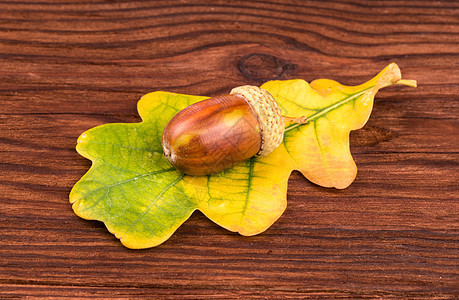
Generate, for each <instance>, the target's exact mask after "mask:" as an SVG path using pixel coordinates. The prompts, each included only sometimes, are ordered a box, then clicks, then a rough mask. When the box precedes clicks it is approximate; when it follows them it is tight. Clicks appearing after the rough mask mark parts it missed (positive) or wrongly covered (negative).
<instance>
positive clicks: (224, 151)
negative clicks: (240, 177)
mask: <svg viewBox="0 0 459 300" xmlns="http://www.w3.org/2000/svg"><path fill="white" fill-rule="evenodd" d="M284 118H287V117H283V116H282V115H281V110H280V108H279V106H278V105H277V103H276V101H275V100H274V98H273V96H272V95H271V94H270V93H268V92H267V91H266V90H264V89H261V88H259V87H256V86H248V85H246V86H240V87H237V88H234V89H233V90H232V91H231V93H230V94H229V95H224V96H217V97H212V98H209V99H206V100H203V101H200V102H197V103H195V104H192V105H190V106H188V107H186V108H185V109H183V110H181V111H180V112H178V113H177V114H176V115H175V116H174V117H173V118H172V119H171V120H170V121H169V123H168V124H167V125H166V127H165V129H164V132H163V151H164V154H165V155H166V158H167V159H168V161H169V162H170V163H171V164H172V165H173V166H174V167H175V168H176V169H178V170H179V171H181V172H183V173H186V174H189V175H208V174H212V173H216V172H220V171H222V170H225V169H228V168H230V167H232V166H234V165H236V164H238V163H240V162H243V161H245V160H247V159H249V158H251V157H253V156H255V155H260V156H264V155H268V154H269V153H271V152H272V151H273V150H274V149H276V148H277V147H278V146H279V145H280V143H281V142H282V139H283V137H284V129H285V124H284ZM287 120H288V121H292V120H296V122H303V123H305V120H304V119H301V120H302V121H298V120H299V119H292V118H287Z"/></svg>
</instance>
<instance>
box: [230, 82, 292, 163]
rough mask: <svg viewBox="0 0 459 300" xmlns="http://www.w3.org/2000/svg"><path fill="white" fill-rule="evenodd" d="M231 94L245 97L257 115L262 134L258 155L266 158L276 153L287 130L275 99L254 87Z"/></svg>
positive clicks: (241, 87) (236, 89)
mask: <svg viewBox="0 0 459 300" xmlns="http://www.w3.org/2000/svg"><path fill="white" fill-rule="evenodd" d="M230 94H232V95H234V94H237V95H240V96H242V97H244V98H245V100H246V101H247V102H248V103H249V105H250V106H251V107H252V109H253V110H254V112H255V114H256V117H257V119H258V124H259V125H260V133H261V147H260V151H259V152H258V153H257V155H259V156H265V155H268V154H269V153H271V152H272V151H274V149H276V148H277V147H278V146H279V145H280V143H282V140H283V138H284V130H285V123H284V119H283V117H282V111H281V109H280V108H279V106H278V105H277V102H276V100H275V99H274V97H273V96H272V95H271V94H270V93H269V92H268V91H266V90H264V89H261V88H259V87H257V86H253V85H243V86H238V87H236V88H234V89H232V90H231V92H230Z"/></svg>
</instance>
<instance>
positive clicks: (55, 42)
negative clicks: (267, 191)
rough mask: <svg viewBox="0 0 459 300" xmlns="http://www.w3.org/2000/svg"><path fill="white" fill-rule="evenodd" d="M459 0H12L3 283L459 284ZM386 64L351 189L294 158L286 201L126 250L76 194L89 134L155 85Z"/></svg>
mask: <svg viewBox="0 0 459 300" xmlns="http://www.w3.org/2000/svg"><path fill="white" fill-rule="evenodd" d="M458 14H459V3H458V2H457V1H422V0H421V1H417V0H415V1H396V0H393V1H363V0H361V1H359V0H351V1H339V0H335V1H319V0H316V1H288V0H266V1H261V0H260V1H227V0H224V1H193V0H190V1H146V0H136V1H125V2H123V1H102V0H95V1H87V0H78V1H74V0H63V1H58V0H31V1H11V0H0V171H1V172H0V201H1V202H0V298H10V297H11V298H15V297H23V296H37V297H45V296H58V297H61V296H74V297H84V296H91V297H119V298H123V297H131V298H136V297H140V296H144V295H147V296H151V297H153V296H155V297H157V298H174V297H176V298H177V299H188V298H192V299H195V298H217V299H219V298H240V299H246V298H249V297H262V298H268V299H270V298H295V299H297V298H302V297H308V296H309V297H329V298H335V297H349V298H360V297H362V298H366V297H368V298H374V297H383V298H398V297H400V298H405V297H406V298H455V297H459V270H458V268H459V267H458V265H459V238H458V237H459V220H458V208H459V207H458V183H457V170H458V168H457V167H458V158H459V157H458V150H459V145H458V134H457V132H458V91H459V89H458V88H459V46H458V45H459V19H458ZM390 62H396V63H397V64H398V65H399V66H400V67H401V69H402V73H403V75H404V78H406V79H416V80H418V83H419V87H418V88H417V89H413V88H409V87H403V86H397V87H389V88H387V89H384V90H382V91H380V92H379V93H378V95H377V97H376V101H375V108H374V111H373V114H372V116H371V118H370V120H369V122H368V124H367V126H366V127H365V128H364V129H362V130H360V131H357V132H353V133H352V135H351V143H352V147H351V150H352V152H353V154H354V157H355V160H356V162H357V165H358V167H359V173H358V176H357V179H356V180H355V182H354V183H353V184H352V185H351V186H350V187H349V188H347V189H345V190H333V189H325V188H321V187H318V186H315V185H313V184H311V183H309V182H308V181H307V180H306V179H304V178H303V177H302V176H301V175H300V174H299V173H297V172H294V173H293V174H292V176H291V178H290V182H289V190H288V208H287V210H286V212H285V214H284V215H283V216H282V217H281V218H280V219H279V220H278V221H277V222H276V223H275V224H274V225H273V226H272V227H271V228H270V229H269V230H268V231H266V232H265V233H263V234H261V235H258V236H255V237H242V236H239V235H237V234H233V233H230V232H228V231H226V230H224V229H222V228H220V227H218V226H217V225H215V224H214V223H212V222H211V221H209V220H208V219H206V218H205V217H204V216H203V215H202V214H201V213H195V214H193V216H192V217H191V218H190V220H188V221H187V222H186V223H185V224H184V225H183V226H182V227H180V229H179V230H178V231H177V232H176V233H175V234H174V235H173V236H172V238H171V239H170V240H168V241H167V242H166V243H164V244H163V245H161V246H159V247H157V248H152V249H148V250H137V251H133V250H129V249H126V248H124V247H123V246H122V245H121V244H120V243H119V242H118V240H116V239H115V237H114V236H112V235H111V234H109V233H108V232H107V230H106V229H105V227H104V225H103V224H102V223H99V222H96V221H86V220H83V219H80V218H78V217H77V216H76V215H75V214H74V213H73V211H72V209H71V206H70V204H69V203H68V194H69V192H70V189H71V188H72V186H73V184H74V183H75V182H76V181H77V180H78V179H79V178H80V177H81V176H82V175H83V174H84V173H85V172H86V171H87V170H88V168H89V166H90V162H89V161H87V160H86V159H84V158H83V157H80V156H79V155H78V154H77V153H76V151H75V148H74V147H75V144H76V139H77V137H78V136H79V134H81V133H82V132H83V131H85V130H87V129H89V128H91V127H94V126H96V125H101V124H106V123H111V122H137V121H139V117H138V115H137V111H136V104H137V101H138V100H139V99H140V97H141V96H142V95H143V94H146V93H148V92H151V91H156V90H166V91H173V92H179V93H187V94H198V95H215V94H219V93H223V92H228V91H229V90H230V89H231V88H232V87H234V86H237V85H242V84H255V85H260V84H261V83H263V82H264V81H265V80H269V79H274V78H276V79H293V78H303V79H305V80H307V81H311V80H313V79H316V78H331V79H335V80H337V81H340V82H342V83H344V84H350V85H351V84H359V83H362V82H364V81H366V80H368V79H370V78H371V77H372V76H374V75H375V74H376V73H377V72H379V71H380V70H381V69H382V68H383V67H385V66H386V65H387V64H389V63H390Z"/></svg>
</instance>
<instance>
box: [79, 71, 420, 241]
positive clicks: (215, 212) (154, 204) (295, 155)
mask: <svg viewBox="0 0 459 300" xmlns="http://www.w3.org/2000/svg"><path fill="white" fill-rule="evenodd" d="M392 84H405V85H409V86H415V85H416V84H415V82H414V81H412V80H401V74H400V69H399V68H398V66H397V65H396V64H390V65H389V66H387V67H386V68H385V69H384V70H382V71H381V72H380V73H379V74H378V75H377V76H376V77H374V78H373V79H371V80H370V81H368V82H366V83H364V84H362V85H359V86H344V85H341V84H339V83H338V82H336V81H333V80H328V79H320V80H315V81H313V82H311V83H310V84H308V83H307V82H306V81H304V80H287V81H270V82H267V83H265V84H263V85H262V86H261V88H264V89H266V90H268V91H269V92H270V93H271V94H272V95H273V96H274V97H275V98H276V100H277V102H278V104H279V106H280V107H281V108H282V112H283V114H284V115H289V116H306V117H307V118H308V120H309V122H308V123H307V124H302V125H300V124H286V131H285V136H284V141H283V143H282V144H281V145H280V146H279V147H278V148H277V149H276V150H275V151H274V152H272V153H271V154H269V155H267V156H265V157H253V158H251V159H249V160H247V161H245V162H243V163H241V164H238V165H236V166H235V167H233V168H231V169H228V170H226V171H223V172H221V173H217V174H213V175H208V176H199V177H197V176H196V177H195V176H188V175H184V174H182V173H180V172H179V171H177V170H175V169H174V168H173V167H172V166H171V165H170V164H169V162H168V161H167V160H166V158H165V156H164V155H163V153H162V146H161V138H162V131H163V129H164V127H165V126H166V124H167V123H168V121H169V120H170V119H171V118H172V117H173V116H174V115H175V114H176V113H177V112H178V111H180V110H181V109H183V108H185V107H186V106H188V105H190V104H192V103H195V102H197V101H200V100H203V99H206V98H207V97H200V96H189V95H181V94H174V93H168V92H153V93H150V94H147V95H145V96H143V97H142V99H141V100H140V101H139V103H138V111H139V114H140V116H141V118H142V122H140V123H122V124H106V125H102V126H98V127H95V128H92V129H90V130H88V131H86V132H84V133H83V134H82V135H81V136H80V137H79V138H78V142H77V147H76V149H77V151H78V153H80V154H81V155H82V156H84V157H86V158H88V159H90V160H91V161H92V166H91V168H90V169H89V171H88V172H87V173H86V174H85V175H84V176H83V177H82V178H81V179H80V180H79V181H78V182H77V183H76V184H75V186H74V187H73V189H72V191H71V193H70V202H71V203H72V207H73V210H74V211H75V213H76V214H77V215H78V216H80V217H82V218H84V219H91V220H99V221H102V222H104V223H105V225H106V227H107V229H108V230H109V231H110V232H111V233H113V234H115V236H116V237H117V238H119V239H120V240H121V242H122V243H123V245H125V246H126V247H128V248H136V249H137V248H148V247H153V246H156V245H159V244H161V243H163V242H164V241H166V240H167V239H168V238H169V237H170V236H171V235H172V234H173V233H174V231H175V230H176V229H177V228H178V227H179V226H180V225H181V224H182V223H183V222H185V221H186V220H187V219H188V218H189V217H190V215H191V214H192V213H193V211H195V210H200V211H201V212H202V213H204V214H205V215H206V216H207V217H208V218H210V219H211V220H212V221H214V222H215V223H217V224H219V225H220V226H222V227H224V228H226V229H228V230H230V231H235V232H239V233H240V234H242V235H255V234H258V233H261V232H263V231H265V230H266V229H267V228H269V227H270V226H271V225H272V224H273V223H274V222H275V221H276V220H277V219H278V218H279V217H280V216H281V215H282V213H283V212H284V210H285V208H286V206H287V202H286V196H287V182H288V178H289V176H290V173H291V172H292V171H293V170H299V171H300V172H301V173H302V174H303V175H304V176H305V177H306V178H307V179H309V180H310V181H312V182H314V183H315V184H318V185H321V186H324V187H334V188H338V189H342V188H346V187H347V186H349V185H350V184H351V183H352V181H353V180H354V179H355V176H356V174H357V167H356V165H355V163H354V160H353V159H352V156H351V153H350V149H349V133H350V131H351V130H355V129H359V128H361V127H362V126H364V124H365V123H366V121H367V120H368V118H369V116H370V113H371V110H372V106H373V98H374V95H375V94H376V92H377V91H378V90H379V89H380V88H383V87H386V86H389V85H392Z"/></svg>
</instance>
